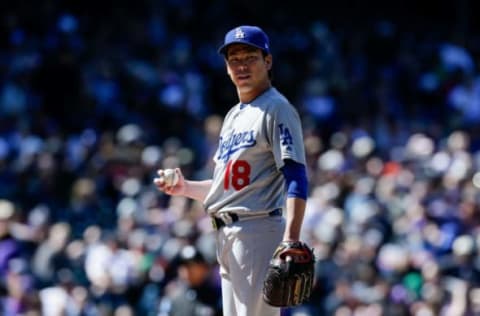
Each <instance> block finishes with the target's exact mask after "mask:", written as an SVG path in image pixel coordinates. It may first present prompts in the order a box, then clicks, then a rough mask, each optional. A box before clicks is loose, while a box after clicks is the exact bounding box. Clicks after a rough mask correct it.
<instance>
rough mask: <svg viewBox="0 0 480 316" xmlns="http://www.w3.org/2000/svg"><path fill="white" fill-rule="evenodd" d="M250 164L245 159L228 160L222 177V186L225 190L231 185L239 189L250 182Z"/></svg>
mask: <svg viewBox="0 0 480 316" xmlns="http://www.w3.org/2000/svg"><path fill="white" fill-rule="evenodd" d="M250 171H251V168H250V165H249V164H248V162H247V161H246V160H234V161H233V160H229V161H228V163H227V167H226V168H225V176H224V178H223V188H224V189H225V190H228V189H230V184H231V185H232V187H233V188H234V189H235V190H237V191H239V190H241V189H242V188H244V187H245V186H246V185H248V184H249V183H250Z"/></svg>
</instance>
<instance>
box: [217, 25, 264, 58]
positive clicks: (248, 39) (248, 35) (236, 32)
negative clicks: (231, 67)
mask: <svg viewBox="0 0 480 316" xmlns="http://www.w3.org/2000/svg"><path fill="white" fill-rule="evenodd" d="M231 44H246V45H250V46H253V47H256V48H260V49H261V50H263V51H264V52H265V53H267V54H270V43H269V40H268V36H267V34H265V32H264V31H263V30H262V29H261V28H259V27H258V26H251V25H242V26H238V27H236V28H234V29H232V30H230V31H229V32H228V33H227V34H226V35H225V41H224V43H223V45H222V46H221V47H220V48H219V49H218V52H219V53H220V54H223V55H225V54H226V53H227V47H228V46H229V45H231Z"/></svg>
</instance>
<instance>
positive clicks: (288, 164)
mask: <svg viewBox="0 0 480 316" xmlns="http://www.w3.org/2000/svg"><path fill="white" fill-rule="evenodd" d="M280 170H281V171H282V173H283V176H284V177H285V182H286V187H287V197H296V198H300V199H304V200H306V199H307V189H308V181H307V171H306V170H305V166H304V165H303V164H301V163H298V162H295V161H293V160H291V159H286V160H285V165H284V166H283V167H282V168H281V169H280Z"/></svg>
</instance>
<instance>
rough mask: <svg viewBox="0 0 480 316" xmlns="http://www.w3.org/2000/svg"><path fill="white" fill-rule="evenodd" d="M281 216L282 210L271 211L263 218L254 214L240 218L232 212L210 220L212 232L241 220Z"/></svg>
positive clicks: (223, 213)
mask: <svg viewBox="0 0 480 316" xmlns="http://www.w3.org/2000/svg"><path fill="white" fill-rule="evenodd" d="M281 215H282V209H281V208H277V209H274V210H273V211H270V212H268V213H267V214H265V216H256V215H255V214H253V215H252V216H244V217H240V216H238V214H236V213H233V212H222V213H221V214H220V215H219V216H221V217H222V218H220V217H217V216H211V219H212V226H213V229H214V230H219V229H220V228H222V227H223V226H226V225H229V224H232V223H235V222H238V221H242V220H247V219H255V218H262V217H267V216H281Z"/></svg>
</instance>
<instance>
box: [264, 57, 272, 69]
mask: <svg viewBox="0 0 480 316" xmlns="http://www.w3.org/2000/svg"><path fill="white" fill-rule="evenodd" d="M272 64H273V58H272V55H271V54H268V55H267V56H265V65H266V66H267V70H271V69H272Z"/></svg>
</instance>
